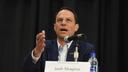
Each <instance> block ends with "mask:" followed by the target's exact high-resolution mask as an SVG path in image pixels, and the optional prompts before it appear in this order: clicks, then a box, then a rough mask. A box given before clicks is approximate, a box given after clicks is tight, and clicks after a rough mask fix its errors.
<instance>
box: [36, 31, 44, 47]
mask: <svg viewBox="0 0 128 72" xmlns="http://www.w3.org/2000/svg"><path fill="white" fill-rule="evenodd" d="M36 47H37V48H38V49H42V48H44V47H45V31H44V30H43V31H42V32H40V33H39V34H37V36H36Z"/></svg>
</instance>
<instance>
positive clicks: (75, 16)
mask: <svg viewBox="0 0 128 72" xmlns="http://www.w3.org/2000/svg"><path fill="white" fill-rule="evenodd" d="M61 10H68V11H70V12H72V13H73V15H74V18H75V23H78V17H77V13H76V11H75V10H74V9H72V8H69V7H62V8H60V9H59V10H58V11H57V12H56V14H55V19H56V16H57V14H58V13H59V12H60V11H61Z"/></svg>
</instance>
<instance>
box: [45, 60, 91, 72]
mask: <svg viewBox="0 0 128 72" xmlns="http://www.w3.org/2000/svg"><path fill="white" fill-rule="evenodd" d="M45 72H90V63H89V62H69V61H68V62H67V61H66V62H61V61H46V63H45Z"/></svg>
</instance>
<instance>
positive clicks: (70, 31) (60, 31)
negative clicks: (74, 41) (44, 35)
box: [54, 10, 79, 38]
mask: <svg viewBox="0 0 128 72" xmlns="http://www.w3.org/2000/svg"><path fill="white" fill-rule="evenodd" d="M78 28H79V25H78V24H76V21H75V18H74V14H73V13H72V12H71V11H69V10H61V11H60V12H59V13H58V14H57V16H56V22H55V24H54V30H55V32H56V34H57V37H58V38H64V37H65V36H72V35H74V33H75V32H76V31H77V30H78Z"/></svg>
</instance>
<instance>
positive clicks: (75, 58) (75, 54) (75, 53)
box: [74, 40, 79, 62]
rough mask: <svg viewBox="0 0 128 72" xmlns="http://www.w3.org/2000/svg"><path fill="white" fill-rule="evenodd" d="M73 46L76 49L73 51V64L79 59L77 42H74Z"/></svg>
mask: <svg viewBox="0 0 128 72" xmlns="http://www.w3.org/2000/svg"><path fill="white" fill-rule="evenodd" d="M75 42H76V43H75V44H76V47H75V51H74V60H75V62H77V61H78V58H79V51H78V47H79V44H78V40H75Z"/></svg>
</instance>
